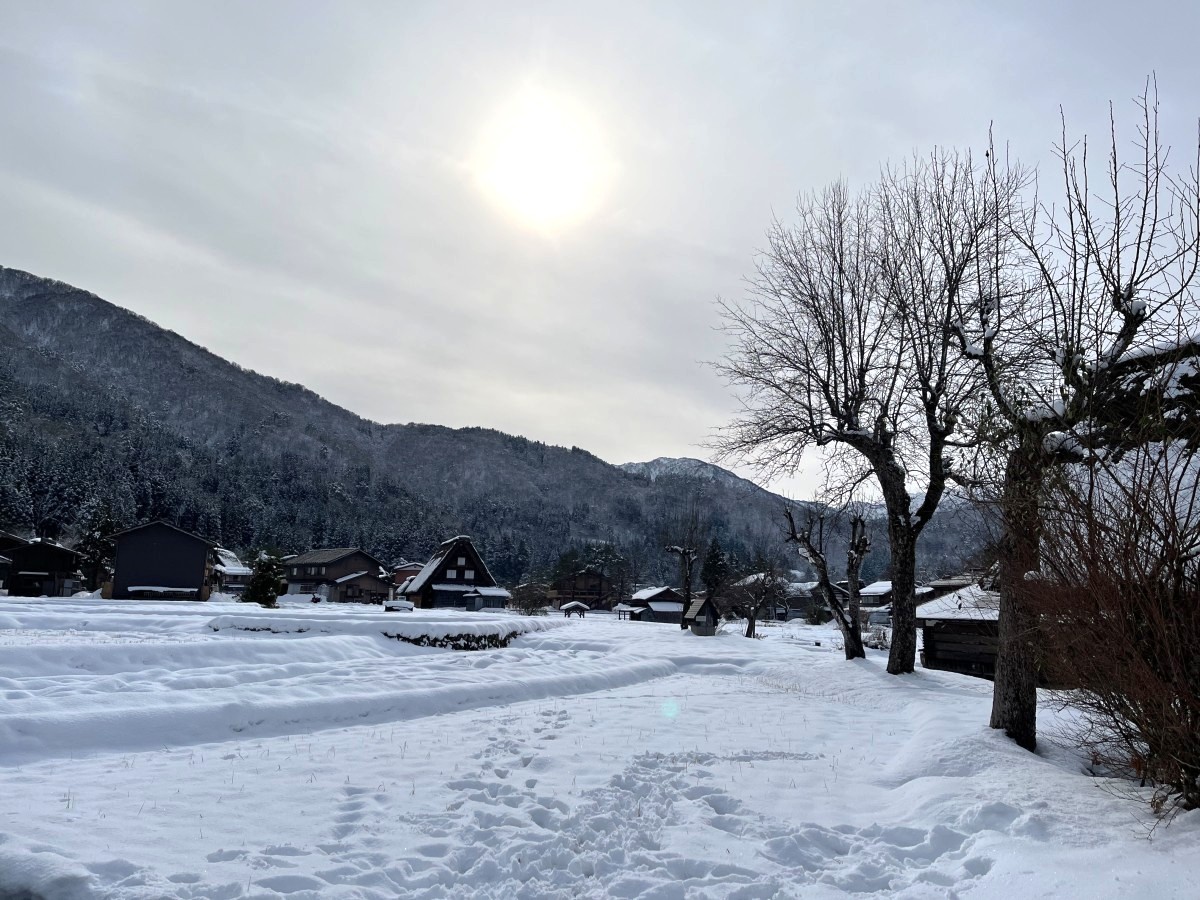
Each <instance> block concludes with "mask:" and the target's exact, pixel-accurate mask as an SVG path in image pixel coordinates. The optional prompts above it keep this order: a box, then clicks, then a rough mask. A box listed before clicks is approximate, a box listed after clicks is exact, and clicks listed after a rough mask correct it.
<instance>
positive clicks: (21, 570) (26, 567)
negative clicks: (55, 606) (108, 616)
mask: <svg viewBox="0 0 1200 900" xmlns="http://www.w3.org/2000/svg"><path fill="white" fill-rule="evenodd" d="M17 540H20V538H18V539H17ZM4 555H5V556H6V557H7V558H8V559H9V560H10V562H9V566H8V580H7V588H8V593H9V595H10V596H12V597H70V596H71V595H72V594H74V593H75V592H76V591H81V590H83V574H82V573H81V572H80V570H79V567H80V563H81V557H80V555H79V554H78V553H76V552H75V551H74V550H69V549H67V548H66V547H64V546H63V545H62V544H56V543H55V542H54V541H47V540H43V539H41V538H34V539H33V540H31V541H21V543H19V544H16V545H15V546H12V547H9V548H7V549H5V550H4Z"/></svg>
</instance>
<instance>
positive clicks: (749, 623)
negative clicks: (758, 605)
mask: <svg viewBox="0 0 1200 900" xmlns="http://www.w3.org/2000/svg"><path fill="white" fill-rule="evenodd" d="M756 621H758V611H757V610H754V609H752V610H750V615H748V616H746V637H748V638H752V637H754V623H755V622H756Z"/></svg>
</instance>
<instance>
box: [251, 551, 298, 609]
mask: <svg viewBox="0 0 1200 900" xmlns="http://www.w3.org/2000/svg"><path fill="white" fill-rule="evenodd" d="M286 590H287V582H285V581H284V578H283V562H282V561H281V560H280V559H279V557H278V556H276V555H275V554H273V553H267V552H265V551H263V552H261V553H259V554H258V558H257V559H255V560H254V571H253V572H252V573H251V575H250V583H249V584H248V585H246V592H245V593H244V594H243V595H242V601H243V602H245V603H257V604H259V605H260V606H264V607H266V608H268V609H274V608H275V606H277V603H276V602H275V601H276V598H277V597H278V596H279V595H280V594H282V593H283V592H284V591H286Z"/></svg>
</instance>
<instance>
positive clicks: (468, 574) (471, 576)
mask: <svg viewBox="0 0 1200 900" xmlns="http://www.w3.org/2000/svg"><path fill="white" fill-rule="evenodd" d="M463 579H464V580H466V581H474V580H475V570H474V569H467V571H465V572H463Z"/></svg>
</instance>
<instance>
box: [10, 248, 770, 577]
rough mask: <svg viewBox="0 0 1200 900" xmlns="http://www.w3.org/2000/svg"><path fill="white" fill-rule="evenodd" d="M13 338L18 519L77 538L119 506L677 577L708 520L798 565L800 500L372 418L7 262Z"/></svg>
mask: <svg viewBox="0 0 1200 900" xmlns="http://www.w3.org/2000/svg"><path fill="white" fill-rule="evenodd" d="M0 347H7V349H8V352H6V353H5V354H4V356H5V359H4V360H2V361H0V379H3V384H4V385H6V386H7V387H8V395H9V396H8V402H7V403H6V404H3V405H0V479H2V483H0V527H4V525H5V523H7V524H8V525H9V526H11V527H18V528H25V529H26V530H35V531H38V532H40V533H47V534H51V535H54V534H59V533H66V534H70V533H75V532H78V531H79V530H80V529H81V528H84V527H85V526H86V525H87V522H86V521H84V519H86V517H87V516H86V515H85V513H86V514H87V515H92V514H93V512H94V508H95V507H102V508H104V509H107V510H109V511H110V512H111V514H112V516H113V517H114V519H115V521H117V522H118V523H119V524H132V523H133V522H134V521H137V520H143V519H145V518H166V519H167V520H168V521H174V522H176V523H177V524H180V525H181V526H183V527H190V528H191V529H192V530H197V531H201V532H205V533H208V534H210V535H211V536H212V537H214V538H216V539H219V540H220V541H222V542H223V543H225V544H227V545H229V546H231V547H234V548H236V549H243V550H245V549H251V548H256V547H260V546H274V547H278V548H281V549H287V550H300V549H307V548H308V547H310V546H318V545H321V544H326V545H356V546H363V547H365V548H366V549H370V550H372V551H374V552H377V553H380V554H382V555H383V556H384V557H385V558H399V557H408V558H421V557H422V556H425V555H427V554H428V552H431V551H432V549H433V547H435V546H437V544H438V543H440V541H441V540H442V539H443V538H444V537H445V536H446V535H447V534H457V533H473V534H474V536H475V537H476V539H477V540H478V541H479V542H480V543H481V545H482V546H483V548H484V550H485V553H487V554H489V556H490V558H495V559H499V560H500V562H499V568H500V569H501V570H502V572H503V573H504V577H506V578H507V579H508V580H510V581H511V580H512V579H515V578H517V577H520V576H521V575H523V574H528V573H530V572H533V571H535V570H536V571H547V570H549V569H550V568H551V567H552V566H553V564H554V562H555V560H556V559H557V558H558V556H559V554H561V553H562V552H563V551H564V550H567V549H569V548H571V547H585V548H586V547H587V546H589V545H592V544H595V543H597V542H607V543H612V544H614V545H616V546H617V547H619V548H620V549H621V552H622V553H623V554H624V556H625V557H626V558H627V559H628V560H629V561H630V565H631V567H633V568H634V569H636V570H637V574H638V575H639V576H644V578H645V580H661V581H664V582H665V581H667V580H670V579H672V578H673V577H674V576H675V572H674V562H673V561H672V560H669V559H667V558H666V556H665V554H663V553H662V546H663V545H664V543H674V542H676V541H677V540H679V539H680V537H679V532H680V530H681V529H683V528H685V527H686V521H685V520H686V519H687V518H688V516H689V515H692V514H693V512H694V511H696V510H699V511H700V515H701V517H702V519H703V521H702V522H701V523H700V531H699V533H700V535H701V537H702V538H703V539H705V540H707V539H708V538H709V537H716V538H718V539H719V540H720V541H721V543H722V544H723V545H724V546H726V547H728V548H729V549H731V550H732V551H733V552H735V553H737V554H739V555H742V556H743V557H746V558H749V556H751V555H752V554H754V553H756V552H760V551H765V552H767V553H768V554H771V555H775V556H777V557H779V558H780V559H781V561H782V559H783V557H784V556H785V547H784V545H783V543H782V541H781V539H780V536H779V533H778V532H779V523H778V518H779V515H780V510H781V508H782V503H783V502H786V501H784V500H783V498H781V497H778V496H777V495H775V494H772V493H771V492H770V491H768V490H766V489H765V488H762V487H760V486H758V485H755V484H754V483H753V482H750V481H748V480H746V479H743V478H741V477H740V476H737V475H735V474H734V473H731V472H728V471H727V470H725V469H721V468H720V467H718V466H714V465H713V464H711V463H706V462H703V461H702V460H695V459H690V458H682V459H672V458H667V457H660V458H658V459H657V460H651V461H649V462H647V463H629V464H625V465H624V466H616V465H612V464H610V463H607V462H605V461H604V460H601V459H600V458H599V457H597V456H595V455H594V454H591V453H589V452H587V451H586V450H583V449H580V448H578V447H572V448H566V447H558V446H555V445H552V444H547V443H543V442H540V441H536V440H530V439H527V438H524V437H520V436H516V435H509V434H505V433H503V432H500V431H496V430H494V429H487V428H472V427H468V428H459V429H453V428H448V427H446V426H441V425H436V424H421V423H407V424H400V423H393V424H381V423H378V422H373V421H371V420H369V419H366V418H365V417H363V416H360V415H358V414H357V413H354V412H353V411H351V410H347V409H345V408H343V407H340V406H337V405H336V404H334V403H332V402H331V401H328V400H326V399H324V398H323V397H321V396H320V395H319V394H317V393H315V392H314V391H312V390H310V389H309V388H307V387H304V386H303V385H299V384H295V383H291V382H286V381H281V380H279V379H276V378H272V377H270V376H266V375H262V374H260V373H257V372H254V371H252V370H250V369H247V368H244V367H242V366H240V365H238V364H237V363H233V362H231V361H229V360H225V359H223V358H222V357H220V356H218V355H216V354H214V353H212V352H211V351H209V350H207V349H206V348H204V347H202V346H200V345H198V344H195V343H194V342H192V341H190V340H188V339H187V338H185V337H183V336H182V335H179V334H176V333H175V332H173V331H169V330H167V329H164V328H161V327H159V326H158V325H156V324H155V323H153V322H152V321H151V320H149V319H147V318H145V317H144V316H140V315H138V314H136V313H132V312H130V311H129V310H126V309H123V308H122V307H119V306H117V305H115V304H112V303H110V302H109V301H107V300H104V299H103V298H100V297H98V296H97V295H95V294H93V293H91V292H88V291H84V290H81V289H78V288H74V287H72V286H71V285H68V284H65V283H63V282H61V281H56V280H53V279H44V278H40V277H38V276H36V275H33V274H31V273H28V272H22V271H20V270H15V269H9V268H4V267H0ZM6 410H7V412H6ZM54 485H61V488H54ZM54 490H58V491H59V494H61V495H62V496H61V497H58V499H56V497H55V496H51V494H52V493H53V491H54ZM64 497H65V498H66V499H63V498H64ZM83 505H86V506H87V509H81V506H83ZM792 561H793V562H794V558H792ZM489 564H490V559H489Z"/></svg>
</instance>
